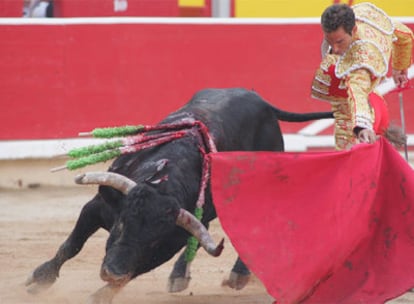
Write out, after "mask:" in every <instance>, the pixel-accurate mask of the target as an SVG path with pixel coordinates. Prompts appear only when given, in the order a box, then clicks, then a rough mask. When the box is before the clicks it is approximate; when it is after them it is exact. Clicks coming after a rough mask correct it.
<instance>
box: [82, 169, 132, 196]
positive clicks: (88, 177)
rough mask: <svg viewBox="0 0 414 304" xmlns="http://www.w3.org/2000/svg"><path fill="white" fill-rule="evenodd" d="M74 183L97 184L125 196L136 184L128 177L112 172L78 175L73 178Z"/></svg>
mask: <svg viewBox="0 0 414 304" xmlns="http://www.w3.org/2000/svg"><path fill="white" fill-rule="evenodd" d="M75 182H76V183H77V184H83V185H85V184H98V185H104V186H110V187H112V188H115V189H117V190H119V191H121V192H122V193H123V194H125V195H127V194H128V192H129V191H131V189H132V188H134V187H135V186H136V185H137V183H136V182H134V181H133V180H131V179H129V178H128V177H126V176H123V175H121V174H118V173H114V172H87V173H84V174H79V175H77V176H76V177H75Z"/></svg>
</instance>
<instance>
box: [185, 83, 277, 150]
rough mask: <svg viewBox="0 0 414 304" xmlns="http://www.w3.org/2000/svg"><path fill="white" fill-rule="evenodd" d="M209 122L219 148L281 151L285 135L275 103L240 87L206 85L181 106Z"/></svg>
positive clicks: (186, 111)
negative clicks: (205, 87)
mask: <svg viewBox="0 0 414 304" xmlns="http://www.w3.org/2000/svg"><path fill="white" fill-rule="evenodd" d="M180 112H181V113H191V115H192V116H193V117H194V118H195V119H197V120H200V121H202V122H203V123H204V124H206V125H207V127H208V129H209V131H210V133H211V135H212V136H213V138H214V141H215V143H216V146H217V149H218V150H219V151H232V150H233V151H234V150H238V151H243V150H244V151H281V150H283V139H282V135H281V132H280V127H279V123H278V121H277V117H276V115H275V113H274V111H273V107H272V106H271V105H270V104H268V103H267V102H266V101H264V100H263V99H262V98H261V97H260V96H259V95H258V94H256V93H255V92H253V91H248V90H245V89H241V88H231V89H205V90H202V91H199V92H198V93H196V94H195V95H194V96H193V97H192V99H191V100H190V102H189V103H188V104H187V105H185V106H184V107H183V108H181V109H180Z"/></svg>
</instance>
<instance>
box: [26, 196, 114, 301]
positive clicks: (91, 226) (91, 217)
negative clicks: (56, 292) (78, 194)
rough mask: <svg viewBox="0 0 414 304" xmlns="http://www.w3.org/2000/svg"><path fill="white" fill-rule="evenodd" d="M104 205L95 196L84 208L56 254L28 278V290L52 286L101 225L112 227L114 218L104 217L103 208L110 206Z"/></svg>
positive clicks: (39, 289) (36, 290)
mask: <svg viewBox="0 0 414 304" xmlns="http://www.w3.org/2000/svg"><path fill="white" fill-rule="evenodd" d="M104 205H105V204H103V203H102V201H101V200H100V199H99V198H98V197H95V198H94V199H93V200H91V201H90V202H88V203H87V204H86V205H85V206H84V207H83V208H82V211H81V213H80V215H79V218H78V220H77V222H76V225H75V227H74V229H73V231H72V233H71V234H70V235H69V237H68V238H67V239H66V241H65V242H64V243H63V244H62V245H61V246H60V247H59V249H58V251H57V253H56V255H55V256H54V257H53V258H52V259H51V260H49V261H47V262H45V263H43V264H41V265H40V266H38V267H37V268H36V269H35V270H34V271H33V273H32V274H31V275H30V276H29V277H28V279H27V280H26V286H28V289H27V291H28V292H31V293H38V292H40V291H42V290H44V289H47V288H48V287H50V286H51V285H52V284H53V283H54V282H55V281H56V279H57V277H59V270H60V268H61V267H62V265H63V264H64V263H65V262H66V261H67V260H69V259H70V258H72V257H74V256H75V255H76V254H78V253H79V252H80V250H81V249H82V247H83V245H84V244H85V242H86V240H87V239H88V238H89V237H90V236H91V235H92V234H93V233H95V232H96V231H97V230H98V229H99V228H100V227H103V228H106V229H108V228H109V227H110V222H111V221H113V219H110V218H109V217H108V218H103V217H102V215H103V214H104V212H103V211H104V210H102V208H108V207H107V206H104Z"/></svg>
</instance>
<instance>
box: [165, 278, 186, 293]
mask: <svg viewBox="0 0 414 304" xmlns="http://www.w3.org/2000/svg"><path fill="white" fill-rule="evenodd" d="M190 280H191V277H176V278H172V277H170V278H169V279H168V292H171V293H172V292H180V291H183V290H185V289H187V287H188V285H190Z"/></svg>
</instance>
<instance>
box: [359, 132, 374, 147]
mask: <svg viewBox="0 0 414 304" xmlns="http://www.w3.org/2000/svg"><path fill="white" fill-rule="evenodd" d="M358 140H359V142H361V143H369V144H373V143H374V142H376V141H377V135H376V134H375V132H374V131H373V130H370V129H362V130H361V131H359V133H358Z"/></svg>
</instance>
